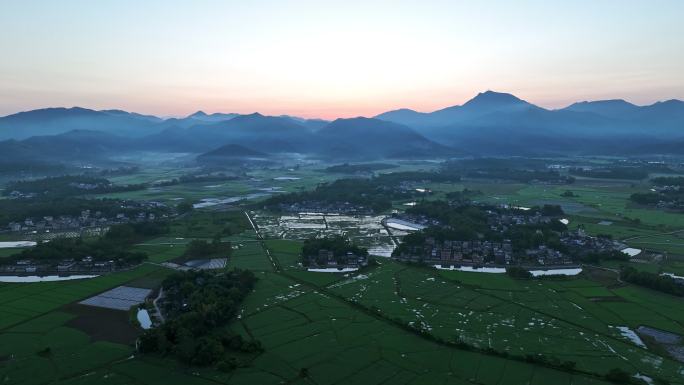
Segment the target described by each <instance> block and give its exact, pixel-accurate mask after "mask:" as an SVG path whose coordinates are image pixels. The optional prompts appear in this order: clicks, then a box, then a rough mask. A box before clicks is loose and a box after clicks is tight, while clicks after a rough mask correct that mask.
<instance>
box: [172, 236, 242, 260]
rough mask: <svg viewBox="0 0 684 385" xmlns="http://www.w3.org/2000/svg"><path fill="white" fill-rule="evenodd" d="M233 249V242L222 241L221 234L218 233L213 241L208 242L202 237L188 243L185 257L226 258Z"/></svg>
mask: <svg viewBox="0 0 684 385" xmlns="http://www.w3.org/2000/svg"><path fill="white" fill-rule="evenodd" d="M232 251H233V249H232V244H231V243H230V242H222V241H221V236H220V235H216V236H215V237H214V239H212V241H211V242H207V241H205V240H201V239H195V240H193V241H191V242H190V243H188V246H187V247H186V249H185V253H183V258H184V259H195V258H212V257H222V258H225V257H228V256H230V254H231V253H232Z"/></svg>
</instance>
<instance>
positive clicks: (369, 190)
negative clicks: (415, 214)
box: [264, 171, 460, 212]
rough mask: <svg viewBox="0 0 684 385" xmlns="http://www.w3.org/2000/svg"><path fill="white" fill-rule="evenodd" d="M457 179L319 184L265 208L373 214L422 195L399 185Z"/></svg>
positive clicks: (383, 177)
mask: <svg viewBox="0 0 684 385" xmlns="http://www.w3.org/2000/svg"><path fill="white" fill-rule="evenodd" d="M459 180H460V176H459V175H456V174H451V173H448V172H422V171H407V172H396V173H389V174H380V175H378V176H376V177H373V178H370V179H338V180H336V181H334V182H332V183H325V184H321V185H319V186H318V187H316V189H314V190H313V191H305V192H299V193H291V194H281V195H276V196H273V197H271V198H269V199H267V200H266V201H265V202H264V204H265V205H266V206H267V207H269V208H270V209H273V210H277V209H278V208H279V207H280V206H281V205H287V204H295V203H304V202H315V203H318V204H324V205H336V204H344V203H350V204H353V205H355V206H363V207H366V208H368V209H370V210H372V211H374V212H382V211H386V210H389V209H390V208H391V207H392V201H393V200H401V199H411V198H414V197H419V196H422V195H423V194H422V193H419V192H418V191H415V190H413V189H410V188H402V187H401V185H402V183H429V182H457V181H459Z"/></svg>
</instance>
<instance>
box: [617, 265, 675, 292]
mask: <svg viewBox="0 0 684 385" xmlns="http://www.w3.org/2000/svg"><path fill="white" fill-rule="evenodd" d="M620 279H622V280H623V281H625V282H629V283H633V284H635V285H639V286H644V287H647V288H649V289H653V290H657V291H662V292H663V293H668V294H672V295H676V296H680V297H681V296H684V285H680V284H678V283H677V281H676V280H675V279H674V278H672V277H670V276H667V275H660V274H655V273H649V272H647V271H639V270H637V269H635V268H633V267H629V266H627V267H623V268H622V270H620Z"/></svg>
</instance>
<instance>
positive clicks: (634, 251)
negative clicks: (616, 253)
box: [620, 247, 641, 257]
mask: <svg viewBox="0 0 684 385" xmlns="http://www.w3.org/2000/svg"><path fill="white" fill-rule="evenodd" d="M620 251H621V252H622V253H624V254H627V255H629V256H630V257H635V256H637V255H639V254H641V249H635V248H633V247H628V248H626V249H622V250H620Z"/></svg>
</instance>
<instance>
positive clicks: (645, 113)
mask: <svg viewBox="0 0 684 385" xmlns="http://www.w3.org/2000/svg"><path fill="white" fill-rule="evenodd" d="M3 139H5V141H0V153H2V154H3V157H2V158H4V159H5V160H7V159H13V160H21V159H31V158H34V159H35V158H39V159H47V160H71V159H77V160H84V159H89V158H93V159H94V158H104V157H107V156H109V155H110V154H113V153H116V154H120V153H122V152H127V151H168V152H186V153H196V154H205V155H207V154H211V153H212V151H214V150H216V151H219V152H222V153H223V154H224V155H228V154H229V153H230V152H231V151H234V152H236V153H239V152H243V153H245V150H248V151H254V152H255V153H258V154H264V155H269V156H270V155H273V154H282V153H300V154H305V155H309V156H312V157H317V158H329V159H349V160H358V159H381V158H445V157H451V156H461V155H466V154H472V155H478V154H482V155H491V154H498V155H533V154H537V155H549V154H551V155H554V154H558V155H562V154H575V153H583V154H606V155H615V154H627V155H628V154H632V153H639V154H660V153H662V154H668V153H669V154H684V148H682V147H681V146H678V145H674V144H675V143H684V102H682V101H679V100H668V101H664V102H658V103H655V104H652V105H649V106H637V105H634V104H631V103H628V102H626V101H624V100H602V101H592V102H579V103H574V104H572V105H570V106H568V107H566V108H562V109H557V110H548V109H544V108H541V107H539V106H536V105H534V104H531V103H529V102H527V101H524V100H522V99H519V98H517V97H516V96H514V95H511V94H506V93H498V92H493V91H487V92H483V93H480V94H478V95H477V96H476V97H474V98H473V99H471V100H469V101H468V102H466V103H464V104H463V105H460V106H452V107H447V108H444V109H441V110H438V111H434V112H427V113H426V112H417V111H414V110H410V109H400V110H394V111H389V112H385V113H382V114H379V115H377V116H375V117H373V118H352V119H337V120H335V121H332V122H329V121H325V120H320V119H304V118H299V117H293V116H287V115H283V116H264V115H261V114H259V113H254V114H248V115H241V114H235V113H214V114H206V113H204V112H202V111H198V112H196V113H193V114H191V115H188V116H187V117H184V118H170V119H161V118H158V117H155V116H150V115H141V114H136V113H131V112H126V111H121V110H102V111H95V110H89V109H85V108H79V107H73V108H47V109H40V110H33V111H26V112H20V113H17V114H13V115H9V116H5V117H0V140H3ZM207 156H210V157H211V155H207ZM2 160H3V159H0V162H1V161H2Z"/></svg>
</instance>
